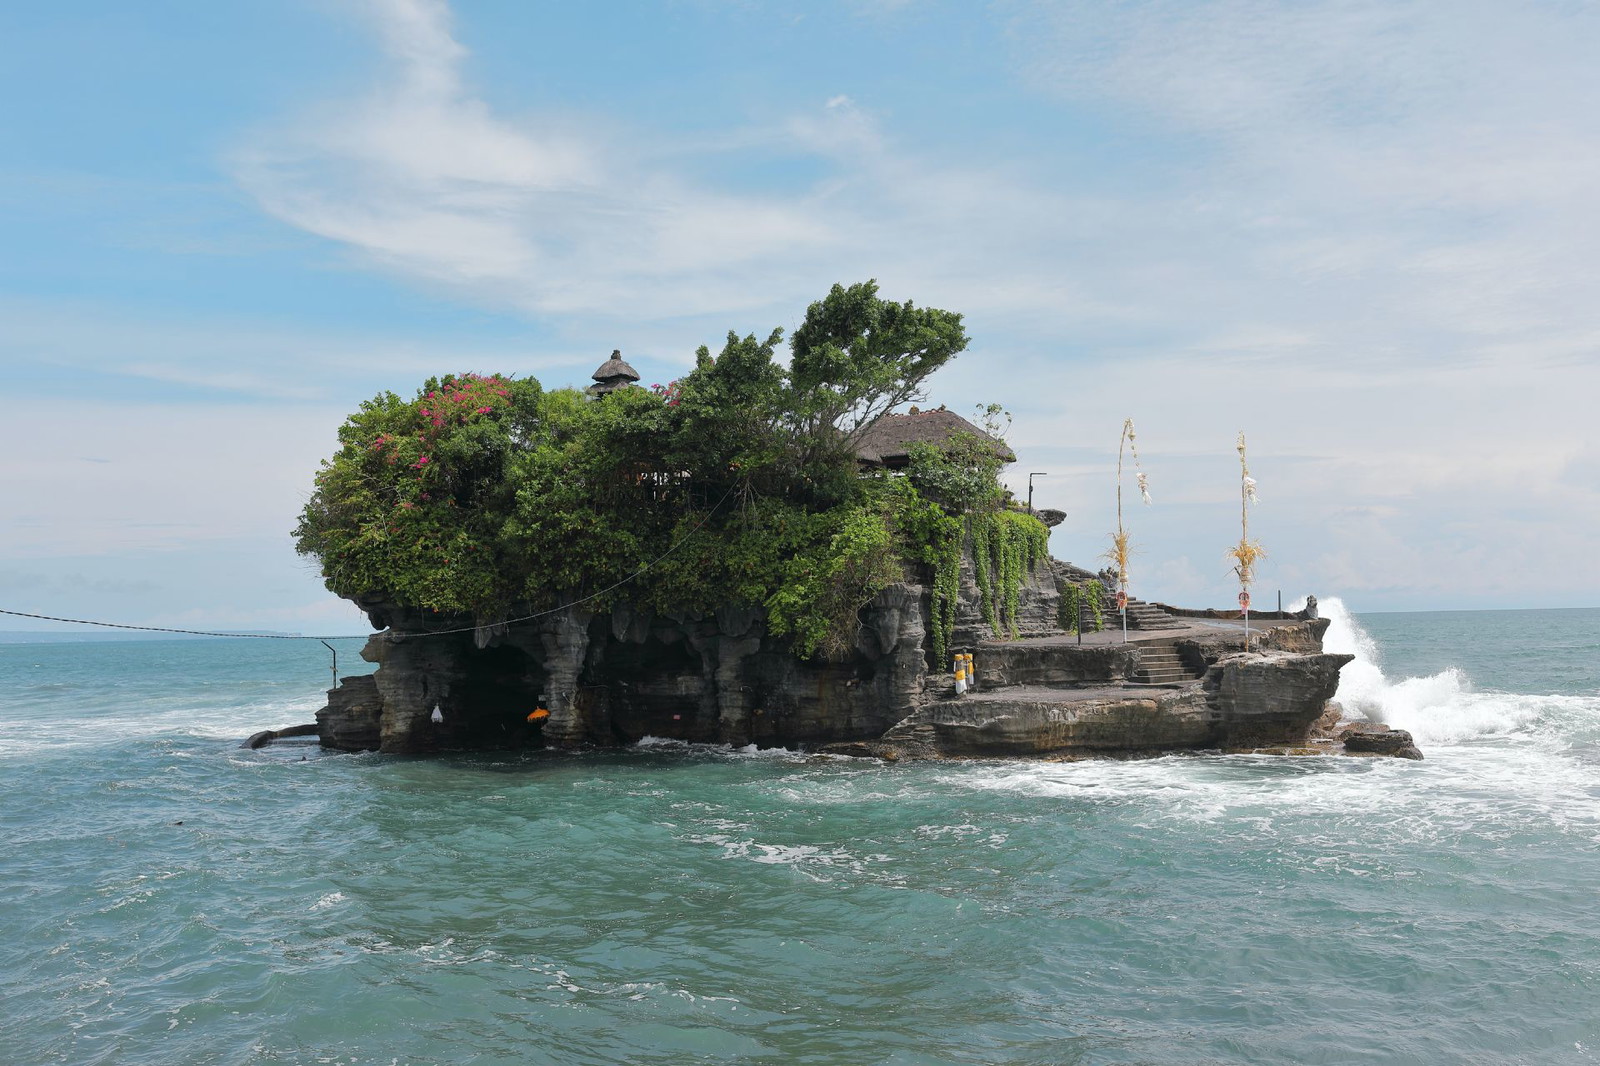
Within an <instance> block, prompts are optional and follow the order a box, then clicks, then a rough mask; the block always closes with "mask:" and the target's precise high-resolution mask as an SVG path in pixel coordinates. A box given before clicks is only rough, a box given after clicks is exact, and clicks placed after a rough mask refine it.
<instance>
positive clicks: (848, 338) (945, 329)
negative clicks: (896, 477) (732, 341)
mask: <svg viewBox="0 0 1600 1066" xmlns="http://www.w3.org/2000/svg"><path fill="white" fill-rule="evenodd" d="M967 343H968V338H967V334H966V332H965V330H963V328H962V325H961V316H960V315H959V314H956V313H954V312H952V311H941V310H939V309H938V308H933V307H920V308H919V307H917V306H915V305H914V304H913V303H912V302H911V301H910V300H907V301H906V302H905V303H895V302H894V301H892V300H884V299H881V298H880V297H879V296H878V283H877V282H876V281H864V282H860V283H859V284H856V285H851V286H850V287H849V288H845V287H844V286H842V285H835V286H834V287H833V288H832V289H831V290H830V291H829V292H828V295H827V296H825V297H824V298H822V299H821V300H818V301H817V302H816V303H814V304H812V305H811V306H810V307H808V308H807V309H806V317H805V321H804V322H803V323H801V325H800V328H799V329H797V330H795V333H794V337H793V339H792V340H791V341H790V347H791V349H792V351H793V359H792V360H791V362H790V369H789V380H790V386H791V389H792V391H793V397H792V400H791V411H790V412H789V415H790V418H791V419H792V420H793V422H794V425H795V428H796V432H797V436H798V438H799V440H800V443H801V448H802V452H803V461H813V460H815V459H817V458H819V457H822V456H828V455H838V454H841V453H842V454H846V455H848V454H849V453H851V452H852V451H853V449H854V447H855V445H856V442H857V441H859V440H860V438H861V435H862V434H863V433H864V432H866V430H867V429H868V428H869V427H870V426H871V425H872V424H873V423H874V422H876V421H877V420H878V419H879V418H881V417H883V415H885V414H887V413H888V412H890V411H892V410H894V408H896V407H898V406H899V405H901V404H904V403H910V402H912V401H916V400H921V399H923V398H925V392H924V389H925V385H926V382H927V379H928V376H929V375H930V374H932V373H933V372H934V371H936V370H938V369H939V368H940V367H942V366H944V365H945V364H946V363H948V362H949V361H950V360H951V359H952V358H954V357H955V356H956V355H957V354H959V353H960V352H962V351H964V350H965V349H966V347H967Z"/></svg>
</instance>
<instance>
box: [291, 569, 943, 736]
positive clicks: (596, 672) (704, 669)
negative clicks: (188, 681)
mask: <svg viewBox="0 0 1600 1066" xmlns="http://www.w3.org/2000/svg"><path fill="white" fill-rule="evenodd" d="M925 599H926V594H925V590H924V589H923V588H922V587H921V586H917V585H893V586H891V587H889V588H888V589H886V590H884V592H882V593H881V594H880V595H879V596H878V597H877V598H876V599H875V600H874V601H873V602H872V604H871V605H869V606H868V607H867V608H866V609H865V610H863V611H862V612H861V628H860V629H859V630H858V632H857V634H856V640H855V647H854V649H853V654H851V655H850V657H849V658H848V659H846V660H845V661H842V662H822V661H805V660H801V659H797V658H796V657H795V656H794V655H793V654H792V652H791V651H790V649H789V645H788V642H787V641H786V640H783V639H779V638H775V637H772V636H771V635H770V634H768V633H767V631H766V626H765V623H764V620H763V618H762V616H761V613H760V612H758V611H751V610H724V611H718V612H716V613H715V614H714V615H711V616H708V617H704V618H670V617H662V616H655V615H649V614H644V613H641V612H639V611H636V610H634V609H633V608H631V607H628V606H626V605H624V606H622V607H619V608H618V609H616V610H614V611H611V612H609V613H607V614H592V613H589V612H585V611H581V610H567V611H562V612H560V613H558V614H554V615H551V616H549V617H547V618H544V619H540V620H538V621H537V622H533V623H525V624H522V625H518V626H515V627H511V628H510V629H500V630H497V631H487V630H478V631H476V632H468V633H453V634H443V635H440V634H437V633H434V634H430V633H429V629H432V630H443V629H449V628H452V626H450V625H449V624H448V623H447V622H445V621H435V622H431V624H426V623H424V620H423V619H420V618H417V617H414V616H409V615H407V613H406V612H403V611H399V610H397V609H395V608H392V607H389V606H385V605H381V604H373V605H371V606H370V607H369V612H370V613H371V614H372V617H373V619H374V621H375V622H379V621H382V622H387V623H388V624H389V625H390V626H392V627H393V628H391V629H389V630H388V631H387V632H384V633H379V634H377V635H375V636H373V637H372V638H371V639H370V640H369V641H368V642H367V646H366V648H365V649H364V650H363V651H362V656H363V658H365V659H367V660H368V661H369V662H376V663H378V670H377V672H376V673H375V674H372V675H370V676H368V677H361V678H351V679H347V680H346V681H345V682H344V683H343V684H341V686H340V687H339V689H337V690H335V691H334V692H333V693H331V694H330V697H329V703H328V706H327V707H326V708H324V709H323V710H322V711H321V712H319V713H318V715H317V721H318V723H319V725H320V726H321V729H322V738H323V743H324V744H326V745H327V746H329V747H335V748H341V749H345V750H365V749H370V748H374V747H376V748H378V749H379V750H381V751H386V752H426V751H435V750H440V749H445V748H496V747H530V746H553V747H575V746H579V745H585V744H599V745H609V744H626V743H631V742H633V741H636V740H638V739H640V738H641V737H644V736H660V737H672V738H676V739H682V740H691V741H715V742H721V743H728V744H739V745H743V744H760V745H765V746H796V745H814V744H820V743H824V742H827V741H833V740H841V739H847V738H851V737H875V736H878V735H879V734H881V733H882V732H883V731H884V730H885V729H887V728H889V726H891V725H893V724H894V723H895V722H897V721H899V720H900V719H901V718H903V717H905V716H906V715H907V714H909V713H910V712H911V711H912V709H913V708H914V707H916V706H917V705H918V704H919V703H920V702H921V700H922V699H923V688H924V685H925V683H926V681H927V678H928V665H927V662H926V658H925V657H926V652H925V650H924V644H925V637H926V629H925V627H924V616H925V614H926V611H927V605H926V603H925V602H924V601H925ZM435 707H438V708H439V712H440V717H441V718H442V721H440V722H437V723H435V722H434V721H433V709H434V708H435ZM539 707H543V708H545V709H546V710H548V711H549V712H550V714H549V717H548V718H546V719H544V720H543V721H542V722H536V723H530V722H529V721H528V720H527V719H528V715H529V713H530V712H532V711H533V710H534V709H535V708H539Z"/></svg>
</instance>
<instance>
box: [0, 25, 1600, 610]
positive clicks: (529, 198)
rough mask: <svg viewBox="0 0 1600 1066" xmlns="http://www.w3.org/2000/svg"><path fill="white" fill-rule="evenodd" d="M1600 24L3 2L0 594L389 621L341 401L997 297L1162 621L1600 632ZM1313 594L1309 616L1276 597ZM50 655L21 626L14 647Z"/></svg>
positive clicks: (987, 312) (649, 368)
mask: <svg viewBox="0 0 1600 1066" xmlns="http://www.w3.org/2000/svg"><path fill="white" fill-rule="evenodd" d="M1597 46H1600V11H1597V9H1595V8H1594V7H1593V5H1590V4H1580V3H1559V2H1557V3H1549V2H1546V3H1515V2H1513V3H1506V2H1503V0H1495V2H1493V3H1490V2H1477V0H1460V2H1453V3H1449V4H1446V3H1440V2H1434V3H1409V2H1405V0H1385V2H1382V3H1376V2H1374V3H1365V2H1355V0H1345V2H1329V0H1303V2H1297V3H1293V4H1290V3H1268V2H1250V0H1204V2H1202V0H1195V2H1188V3H1175V2H1166V0H1080V2H1074V3H1045V2H1034V0H996V2H992V3H986V4H985V3H953V2H952V3H940V2H935V0H876V2H874V0H841V2H838V3H798V2H795V3H784V2H770V3H757V2H754V0H743V2H741V0H677V2H662V3H636V4H628V3H618V4H609V5H579V4H546V3H533V2H510V0H506V2H487V0H485V2H480V3H470V4H469V3H459V4H456V5H453V6H452V5H447V4H444V3H441V2H436V0H346V2H340V0H329V2H326V3H311V2H301V0H274V2H271V3H265V2H262V3H254V2H250V0H234V2H230V3H228V4H202V3H196V2H193V0H190V2H184V3H176V2H173V3H161V2H149V3H144V4H139V5H129V4H122V3H96V2H93V0H79V2H75V3H72V4H59V5H10V6H8V7H7V8H5V9H4V10H3V11H0V93H3V97H0V98H3V99H5V100H6V101H7V102H6V105H5V106H4V108H0V365H3V367H4V370H5V376H4V380H5V382H6V386H7V387H6V394H7V395H8V396H9V397H10V399H11V402H10V403H8V404H7V405H6V406H7V418H6V419H4V420H3V421H0V448H3V454H4V456H5V458H4V460H0V487H3V491H4V492H5V493H6V496H7V498H8V501H9V505H8V507H7V508H5V510H4V512H3V515H0V606H4V607H9V608H12V609H16V610H29V611H33V610H36V611H40V612H41V613H55V614H70V615H75V616H90V617H97V618H106V619H109V620H115V621H124V622H132V623H146V624H156V625H183V626H202V627H206V626H230V627H231V626H250V627H264V628H274V629H298V630H305V631H329V632H342V631H356V630H358V629H359V628H360V626H361V619H360V617H359V615H358V614H357V612H355V610H354V608H352V607H350V606H348V605H346V604H343V603H341V602H340V601H337V600H335V599H333V598H332V597H330V596H328V595H327V594H326V593H325V592H324V591H323V590H322V589H321V586H320V582H319V581H318V580H317V578H316V575H315V574H314V573H313V572H312V571H311V569H310V567H309V566H308V565H307V563H306V562H305V561H304V560H301V559H299V558H298V557H296V556H295V555H294V552H293V549H292V546H291V543H290V539H289V534H288V531H289V530H290V529H291V528H292V526H293V524H294V521H295V517H296V514H297V512H298V510H299V507H300V504H301V502H302V501H303V499H304V494H305V493H306V492H307V491H308V489H309V485H310V478H311V474H312V473H313V471H314V469H315V466H316V463H317V462H318V460H319V459H320V458H322V457H323V456H324V455H326V454H328V453H329V452H330V451H331V450H332V447H333V433H334V429H335V428H336V426H337V424H338V422H339V421H340V420H341V419H342V417H343V416H344V414H346V413H347V412H348V411H350V410H351V409H353V408H354V406H355V405H356V404H357V403H359V402H360V401H361V400H362V399H364V398H366V397H368V396H371V395H372V394H374V393H375V392H377V391H379V390H382V389H386V388H389V389H395V390H397V391H409V390H410V389H412V388H414V387H415V385H416V384H417V383H418V382H420V381H421V380H422V379H423V378H424V377H426V376H428V375H429V374H432V373H438V372H444V371H449V370H464V369H474V370H481V371H502V372H509V373H519V374H528V373H531V374H534V375H536V376H538V377H539V378H540V380H541V381H543V382H545V383H546V384H547V385H559V384H566V383H579V384H581V383H583V382H584V381H586V380H587V375H588V373H589V372H590V371H591V370H592V369H593V368H594V366H596V365H597V364H598V363H599V362H600V361H601V360H602V359H603V358H604V357H605V356H606V355H607V354H608V353H609V352H610V351H611V349H612V348H618V347H620V348H622V349H623V351H624V353H625V354H626V355H627V356H628V358H629V359H630V360H631V361H632V362H634V364H635V365H636V366H638V367H639V368H640V370H641V371H642V372H643V373H644V374H645V376H646V379H647V380H666V379H669V378H671V377H673V376H676V375H677V374H678V373H681V372H682V370H683V369H685V368H686V367H687V366H689V365H691V361H692V354H691V353H692V352H693V350H694V348H695V346H696V345H698V344H700V343H705V342H709V343H713V344H715V343H716V341H717V340H718V338H720V337H721V336H722V335H723V334H725V333H726V331H727V330H728V329H730V328H731V329H737V330H740V331H741V332H744V331H756V332H764V331H766V330H767V329H770V328H771V327H772V326H784V327H792V326H793V325H794V324H795V323H796V321H797V320H798V319H799V317H800V316H801V314H803V311H804V307H805V305H806V303H807V302H808V301H810V300H812V299H814V298H816V297H817V296H819V295H821V294H822V293H823V292H824V291H825V290H826V289H827V287H828V285H830V284H831V283H833V282H834V281H845V282H848V281H853V280H859V279H862V278H866V277H876V278H878V279H879V281H880V283H881V284H882V286H883V289H884V291H885V293H886V294H888V295H892V296H895V297H905V298H911V299H915V300H917V301H918V302H919V303H930V304H934V305H937V306H944V307H949V308H952V309H955V310H959V311H962V312H964V313H965V314H966V315H967V319H968V324H969V330H970V332H971V333H972V335H973V337H974V343H973V346H972V349H971V350H970V352H969V353H968V354H967V355H965V356H963V357H962V358H961V359H960V360H959V361H958V362H957V363H956V364H954V365H952V366H951V367H950V368H949V369H947V370H946V371H945V372H944V373H943V374H942V375H941V376H940V377H939V378H938V379H936V381H935V384H934V388H933V396H932V401H933V402H934V403H946V404H948V405H949V406H951V407H953V408H955V409H957V410H962V411H967V410H970V409H971V407H972V405H974V404H977V403H981V402H989V401H995V402H999V403H1002V404H1004V405H1005V406H1006V407H1007V408H1009V409H1010V410H1011V412H1012V413H1013V415H1014V418H1015V421H1014V426H1013V432H1012V443H1013V445H1014V446H1015V448H1016V450H1017V452H1018V455H1019V462H1018V464H1017V465H1016V467H1014V468H1013V472H1012V475H1011V476H1012V480H1013V482H1014V484H1015V485H1016V487H1018V488H1019V489H1022V488H1023V486H1024V485H1025V482H1026V474H1027V472H1028V471H1030V470H1035V471H1044V472H1047V473H1048V476H1047V477H1046V478H1043V479H1040V480H1038V481H1037V483H1036V490H1035V492H1036V499H1037V501H1038V502H1040V503H1041V504H1044V505H1048V506H1056V507H1060V508H1062V509H1064V510H1066V511H1067V512H1068V515H1069V517H1068V519H1067V521H1066V522H1065V523H1064V524H1063V525H1062V526H1061V527H1060V528H1059V529H1058V530H1057V531H1056V533H1055V535H1054V540H1053V547H1054V550H1055V553H1056V554H1057V555H1058V556H1060V557H1062V558H1067V559H1072V560H1074V561H1077V562H1093V561H1094V558H1095V557H1096V556H1097V555H1099V553H1100V552H1101V551H1103V550H1104V548H1105V546H1106V545H1105V542H1106V534H1107V533H1108V531H1109V530H1110V529H1111V528H1112V527H1113V525H1114V518H1113V516H1112V513H1111V505H1112V490H1113V483H1112V469H1113V465H1114V462H1115V449H1116V444H1117V436H1118V430H1119V428H1120V425H1121V421H1122V419H1123V418H1124V417H1129V416H1131V417H1133V418H1134V419H1135V420H1136V422H1137V424H1138V426H1139V431H1140V444H1141V446H1142V452H1143V458H1144V465H1145V468H1146V470H1147V471H1148V472H1149V474H1150V479H1151V487H1152V492H1153V495H1154V498H1155V503H1154V504H1153V505H1152V506H1151V507H1149V508H1140V509H1139V511H1138V513H1137V514H1135V515H1134V516H1132V529H1133V533H1134V537H1135V542H1136V545H1137V546H1138V549H1139V552H1140V554H1139V555H1138V556H1137V557H1136V559H1135V564H1134V571H1133V584H1134V590H1135V593H1136V594H1137V595H1142V596H1149V597H1153V598H1162V599H1168V600H1171V601H1174V602H1182V603H1186V604H1221V603H1226V602H1228V601H1229V600H1230V599H1231V589H1230V585H1229V575H1228V571H1227V566H1226V564H1225V563H1224V562H1223V559H1222V551H1223V549H1224V548H1225V547H1226V546H1227V544H1228V543H1230V542H1231V541H1232V540H1233V539H1234V538H1235V537H1236V536H1237V506H1236V501H1237V485H1238V482H1237V465H1236V458H1235V456H1234V453H1233V450H1232V443H1233V439H1234V435H1235V434H1236V433H1237V432H1238V431H1239V430H1244V431H1245V432H1246V433H1247V434H1248V436H1249V440H1250V445H1251V457H1252V464H1251V465H1252V469H1253V472H1254V473H1255V475H1256V477H1257V479H1258V481H1259V482H1260V492H1261V497H1262V502H1261V505H1260V506H1259V507H1258V508H1257V509H1256V510H1255V511H1254V513H1253V516H1252V532H1253V533H1255V534H1256V535H1257V536H1259V537H1260V538H1261V539H1262V540H1263V541H1264V542H1265V543H1266V544H1267V547H1268V549H1269V551H1270V552H1271V555H1270V557H1269V560H1268V562H1267V563H1266V564H1265V565H1264V567H1263V572H1262V577H1261V580H1260V584H1259V586H1258V598H1259V597H1260V596H1261V595H1262V592H1261V591H1260V590H1275V589H1277V588H1280V587H1281V588H1282V589H1283V591H1284V593H1285V595H1286V597H1295V596H1298V595H1301V594H1303V593H1305V592H1308V591H1310V592H1316V593H1317V594H1318V595H1321V596H1328V595H1338V596H1342V597H1344V598H1345V600H1346V601H1347V602H1348V603H1349V604H1350V605H1351V606H1353V607H1354V608H1356V609H1357V610H1362V609H1366V610H1387V609H1396V610H1399V609H1428V608H1474V607H1531V606H1587V605H1594V604H1597V603H1600V561H1597V559H1600V555H1597V553H1596V552H1595V551H1594V535H1593V533H1592V531H1593V530H1594V529H1595V528H1597V526H1600V491H1597V480H1600V434H1596V432H1595V430H1594V429H1593V424H1594V422H1595V418H1594V415H1593V413H1592V411H1591V408H1592V407H1593V404H1594V399H1595V397H1596V396H1597V395H1600V352H1597V348H1600V300H1596V299H1595V292H1596V281H1597V280H1600V279H1597V273H1600V268H1597V266H1596V264H1597V263H1600V210H1597V208H1596V207H1595V205H1594V192H1593V190H1594V189H1595V188H1597V187H1600V73H1597V67H1596V64H1594V63H1593V61H1592V56H1593V55H1594V54H1595V52H1596V50H1597ZM1268 595H1270V592H1269V593H1268ZM0 625H4V626H6V627H8V628H16V627H18V626H22V625H23V624H21V623H17V624H13V623H7V622H0Z"/></svg>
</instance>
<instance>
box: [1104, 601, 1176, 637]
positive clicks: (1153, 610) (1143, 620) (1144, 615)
mask: <svg viewBox="0 0 1600 1066" xmlns="http://www.w3.org/2000/svg"><path fill="white" fill-rule="evenodd" d="M1113 620H1115V621H1116V623H1117V624H1118V625H1121V624H1122V617H1121V615H1119V614H1118V613H1117V609H1116V607H1115V606H1113V607H1112V608H1111V610H1109V611H1107V612H1106V628H1108V629H1109V628H1110V627H1111V624H1112V622H1113ZM1183 626H1184V623H1183V622H1182V621H1181V620H1179V619H1177V618H1174V617H1173V616H1172V615H1170V614H1168V613H1167V612H1166V611H1163V610H1162V609H1161V608H1159V607H1157V606H1156V605H1155V604H1153V603H1149V602H1147V601H1145V600H1136V599H1134V598H1133V597H1132V596H1129V597H1128V628H1129V629H1139V630H1149V629H1182V628H1183Z"/></svg>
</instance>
